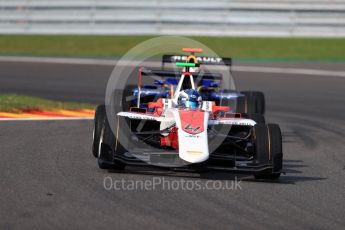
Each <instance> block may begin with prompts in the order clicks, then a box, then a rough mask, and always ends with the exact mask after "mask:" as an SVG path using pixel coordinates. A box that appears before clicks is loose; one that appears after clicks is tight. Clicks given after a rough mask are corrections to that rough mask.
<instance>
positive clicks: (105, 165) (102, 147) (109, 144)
mask: <svg viewBox="0 0 345 230" xmlns="http://www.w3.org/2000/svg"><path fill="white" fill-rule="evenodd" d="M125 152H126V149H125V148H123V147H122V145H121V144H120V142H118V141H117V140H116V137H115V135H114V134H113V132H112V130H111V128H110V125H109V122H108V119H105V121H104V125H103V127H102V131H101V137H100V142H99V149H98V166H99V168H101V169H116V170H123V169H124V168H125V167H126V165H125V164H124V163H122V162H119V161H116V160H115V155H117V154H124V153H125Z"/></svg>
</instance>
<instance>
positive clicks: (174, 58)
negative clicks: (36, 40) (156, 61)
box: [162, 55, 232, 67]
mask: <svg viewBox="0 0 345 230" xmlns="http://www.w3.org/2000/svg"><path fill="white" fill-rule="evenodd" d="M188 56H189V55H163V57H162V66H163V67H164V64H165V63H175V62H185V61H186V60H187V58H188ZM197 60H198V63H199V64H201V65H226V66H229V67H231V65H232V58H226V57H205V56H204V57H203V56H198V57H197Z"/></svg>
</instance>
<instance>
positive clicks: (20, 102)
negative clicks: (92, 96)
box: [0, 94, 95, 113]
mask: <svg viewBox="0 0 345 230" xmlns="http://www.w3.org/2000/svg"><path fill="white" fill-rule="evenodd" d="M94 108H95V106H94V105H90V104H84V103H74V102H60V101H51V100H46V99H42V98H39V97H30V96H23V95H17V94H0V112H13V113H19V112H23V111H24V112H25V111H53V110H59V109H67V110H79V109H94Z"/></svg>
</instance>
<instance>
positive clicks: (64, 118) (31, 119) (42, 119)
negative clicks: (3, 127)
mask: <svg viewBox="0 0 345 230" xmlns="http://www.w3.org/2000/svg"><path fill="white" fill-rule="evenodd" d="M76 120H77V121H79V120H93V117H47V118H0V122H1V121H76Z"/></svg>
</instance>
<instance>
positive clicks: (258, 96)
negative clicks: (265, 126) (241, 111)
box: [241, 91, 266, 114]
mask: <svg viewBox="0 0 345 230" xmlns="http://www.w3.org/2000/svg"><path fill="white" fill-rule="evenodd" d="M241 93H242V94H244V95H246V96H247V97H248V96H252V97H254V98H255V99H254V100H255V101H256V108H255V111H256V113H260V114H265V110H266V102H265V95H264V93H263V92H260V91H243V92H241Z"/></svg>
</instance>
